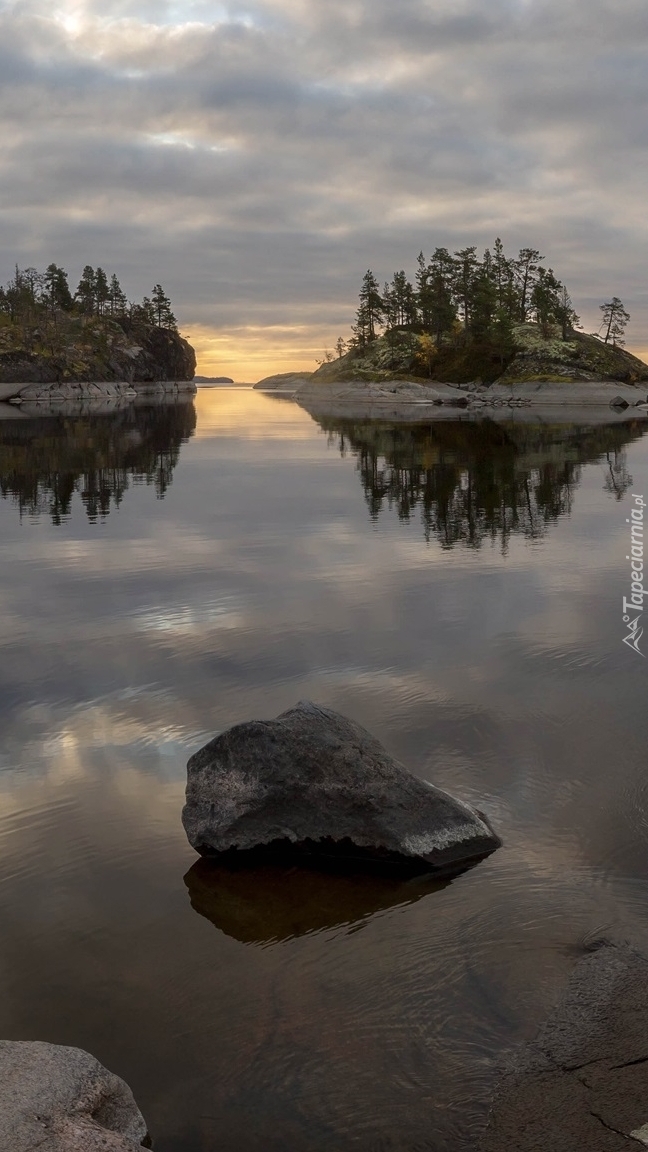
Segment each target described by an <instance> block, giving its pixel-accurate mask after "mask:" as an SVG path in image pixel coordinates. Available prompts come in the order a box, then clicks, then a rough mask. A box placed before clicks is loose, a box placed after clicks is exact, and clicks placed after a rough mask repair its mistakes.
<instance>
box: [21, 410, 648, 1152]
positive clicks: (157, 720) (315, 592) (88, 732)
mask: <svg viewBox="0 0 648 1152" xmlns="http://www.w3.org/2000/svg"><path fill="white" fill-rule="evenodd" d="M645 427H646V425H643V424H639V423H634V424H626V425H618V426H616V427H608V428H606V427H599V428H596V429H574V428H563V429H559V428H552V429H544V430H542V431H539V430H537V429H536V430H532V429H529V428H528V427H526V428H525V427H518V428H512V427H503V426H501V425H500V426H496V425H493V424H484V425H482V426H481V427H480V426H478V425H471V424H466V423H448V424H443V425H436V426H434V427H432V428H431V427H430V426H429V425H428V426H426V425H425V424H421V425H412V426H408V427H401V428H400V429H399V428H395V427H391V426H389V425H385V424H383V425H380V424H368V423H362V422H360V421H351V420H347V421H340V420H337V421H336V420H327V421H322V422H321V423H318V422H316V421H315V420H314V419H312V418H311V417H310V416H309V415H308V414H307V413H306V412H303V411H302V410H301V409H300V408H298V407H297V406H296V405H295V404H293V403H292V402H290V401H286V400H284V401H282V400H280V399H278V398H276V397H274V398H273V397H264V396H262V395H259V394H255V393H252V392H245V391H236V390H222V389H218V390H217V389H213V390H209V391H204V392H202V393H200V394H199V395H198V397H197V399H196V403H195V407H194V405H192V404H189V405H182V406H179V407H176V408H173V407H167V408H165V407H160V408H154V407H148V408H147V407H142V408H138V409H127V410H125V411H122V412H116V413H114V414H112V415H94V416H92V417H88V416H86V417H84V416H75V417H72V416H68V417H65V416H61V417H58V418H54V419H45V418H33V419H29V420H28V419H19V418H14V419H2V420H1V421H0V492H1V494H2V499H0V550H1V558H2V567H1V570H0V605H1V615H0V643H1V644H2V660H1V663H0V675H1V677H2V692H1V694H0V706H1V708H2V743H1V747H0V755H1V758H0V864H1V871H0V912H1V915H2V935H1V939H0V977H1V979H0V1035H1V1036H3V1037H6V1038H15V1039H28V1038H40V1039H48V1040H51V1041H56V1042H59V1043H64V1044H75V1045H79V1046H81V1047H84V1048H88V1049H90V1050H91V1051H92V1052H93V1053H95V1054H96V1055H97V1056H98V1057H99V1058H100V1059H101V1060H102V1061H103V1062H104V1063H105V1064H107V1065H108V1066H109V1067H110V1068H112V1069H114V1070H115V1071H117V1072H119V1073H120V1074H121V1075H123V1076H124V1077H125V1078H126V1079H127V1080H128V1082H129V1083H130V1084H131V1086H132V1088H133V1090H134V1092H135V1095H136V1097H137V1099H138V1101H139V1103H140V1105H141V1107H142V1109H143V1111H144V1113H145V1115H146V1117H147V1119H148V1121H149V1125H150V1128H151V1132H152V1134H153V1136H154V1140H155V1147H156V1149H157V1150H158V1152H230V1150H232V1152H233V1150H234V1149H236V1150H237V1152H274V1150H277V1152H279V1150H280V1149H281V1150H282V1152H284V1150H285V1149H290V1150H291V1152H331V1149H335V1150H336V1152H347V1150H352V1149H353V1150H357V1152H369V1150H371V1152H387V1150H389V1152H392V1150H393V1152H395V1150H398V1152H415V1150H419V1149H420V1150H423V1149H425V1150H434V1152H456V1150H458V1149H464V1148H465V1149H468V1148H470V1147H471V1146H472V1143H473V1141H474V1137H475V1134H476V1133H477V1132H478V1130H479V1125H480V1123H481V1119H482V1116H483V1111H484V1106H485V1101H486V1100H487V1096H488V1091H489V1085H490V1083H491V1080H492V1076H493V1070H494V1067H495V1065H496V1062H497V1061H498V1060H499V1059H500V1058H501V1056H502V1054H503V1053H504V1052H505V1051H506V1050H507V1048H509V1047H510V1046H511V1045H512V1044H514V1043H515V1042H516V1041H518V1040H519V1039H520V1038H522V1037H525V1036H528V1035H530V1034H531V1033H532V1032H533V1031H534V1029H535V1027H536V1026H537V1024H538V1022H539V1020H540V1019H541V1018H542V1016H543V1014H544V1012H545V1011H546V1009H547V1007H548V1005H549V1004H550V1003H551V1002H552V1000H553V998H554V997H555V996H556V994H557V993H558V991H559V990H560V988H561V986H562V984H563V982H564V979H565V977H566V975H567V973H568V972H569V970H570V968H571V966H572V965H573V963H574V960H575V958H576V957H577V956H578V955H579V953H580V952H581V951H582V949H583V947H584V946H585V944H586V943H587V941H588V940H590V939H591V938H592V937H595V936H597V935H599V934H602V933H604V934H608V935H614V936H619V935H622V936H630V937H632V939H633V940H635V941H636V942H637V943H638V944H639V945H642V946H645V947H648V779H647V776H646V747H647V745H648V712H647V710H646V666H645V662H644V660H643V659H642V657H641V656H638V655H636V654H635V653H633V652H631V651H630V650H629V649H628V648H626V647H624V646H623V644H622V642H621V641H622V637H623V634H624V632H623V625H622V621H621V598H622V595H623V594H624V592H626V591H627V590H628V589H627V577H626V569H627V562H626V561H625V556H626V554H627V553H628V527H627V525H626V517H627V516H629V509H630V507H631V504H632V496H631V493H632V492H642V493H646V492H648V439H646V438H643V439H642V435H643V431H644V428H645ZM302 697H310V698H312V699H314V700H316V701H319V702H321V703H323V704H326V705H328V706H330V707H333V708H337V709H339V710H340V711H343V712H346V713H347V714H348V715H350V716H352V717H353V718H354V719H356V720H358V721H359V722H360V723H362V724H364V725H366V726H367V727H368V728H369V729H370V730H371V731H373V732H374V733H375V734H376V735H377V736H378V737H379V738H380V739H382V741H383V742H384V743H385V744H386V746H387V747H388V749H389V750H390V751H391V752H392V753H394V754H395V755H396V756H398V757H399V758H401V759H402V760H403V761H404V762H405V763H406V764H407V765H409V766H410V767H411V768H412V769H413V770H414V771H415V772H417V773H418V774H420V775H421V776H423V777H425V778H427V779H429V780H432V781H434V782H435V783H437V784H439V785H441V786H442V787H445V788H448V789H450V790H452V791H454V792H456V793H457V794H458V795H459V796H461V797H464V798H466V799H468V800H471V801H473V802H477V803H478V805H479V806H480V807H482V808H483V809H484V810H485V811H486V812H487V813H488V814H489V816H490V818H491V820H492V822H493V823H494V825H495V826H496V828H497V829H498V831H499V832H500V833H501V835H502V836H503V838H504V841H505V847H504V848H502V849H501V850H500V851H499V852H498V853H496V854H495V855H494V856H492V857H491V858H490V859H489V860H487V861H485V862H484V863H482V864H480V865H479V866H478V867H477V868H475V869H474V870H473V871H471V872H469V873H467V874H465V875H463V876H462V877H460V878H459V879H457V880H455V881H454V882H453V883H451V884H447V885H445V886H437V887H434V886H432V885H429V884H427V885H426V883H425V882H421V881H416V882H412V883H410V884H398V883H396V882H395V881H388V880H384V881H377V880H370V879H368V878H366V877H362V876H352V877H348V878H344V877H325V876H320V875H317V874H312V875H309V874H308V873H302V872H299V871H292V872H291V871H286V870H284V871H281V870H277V871H275V872H272V870H269V869H263V870H261V869H257V870H256V871H254V872H252V873H251V874H249V875H246V874H241V873H231V872H229V873H227V872H224V871H222V870H218V869H214V868H206V867H205V866H201V865H197V864H196V861H197V857H196V856H195V855H194V853H193V852H192V850H191V849H190V847H189V845H188V844H187V842H186V839H185V836H184V833H183V830H182V827H181V824H180V810H181V807H182V803H183V791H184V781H185V763H186V760H187V757H188V756H189V754H190V753H191V752H192V751H193V750H195V749H196V748H197V747H199V746H200V745H201V743H203V742H204V741H205V740H206V739H207V738H208V737H209V736H212V735H213V734H214V733H215V732H217V731H218V730H220V729H222V728H224V727H227V726H229V725H230V724H232V723H235V722H237V721H241V720H245V719H249V718H252V717H270V716H274V715H276V714H277V713H278V712H279V711H281V710H282V709H284V708H286V707H288V706H290V705H291V704H293V703H295V702H296V701H297V700H298V699H300V698H302Z"/></svg>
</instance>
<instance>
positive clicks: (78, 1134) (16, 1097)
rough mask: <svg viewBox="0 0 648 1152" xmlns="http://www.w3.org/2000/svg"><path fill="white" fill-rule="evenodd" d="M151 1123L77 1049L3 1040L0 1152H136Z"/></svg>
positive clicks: (114, 1079)
mask: <svg viewBox="0 0 648 1152" xmlns="http://www.w3.org/2000/svg"><path fill="white" fill-rule="evenodd" d="M142 1147H147V1148H150V1147H151V1142H150V1140H149V1137H148V1134H147V1130H146V1121H145V1120H144V1117H143V1116H142V1114H141V1112H140V1110H139V1108H138V1107H137V1104H136V1103H135V1100H134V1098H133V1093H132V1092H131V1090H130V1088H129V1087H128V1085H127V1084H125V1083H124V1081H123V1080H120V1079H119V1077H118V1076H115V1075H113V1073H112V1072H108V1071H107V1069H106V1068H104V1067H103V1066H102V1065H101V1064H100V1063H99V1061H98V1060H95V1058H94V1056H90V1055H89V1053H88V1052H83V1051H82V1050H81V1049H80V1048H66V1047H62V1046H60V1045H58V1044H45V1043H42V1042H40V1041H10V1040H1V1041H0V1152H34V1150H35V1149H38V1152H137V1149H141V1148H142Z"/></svg>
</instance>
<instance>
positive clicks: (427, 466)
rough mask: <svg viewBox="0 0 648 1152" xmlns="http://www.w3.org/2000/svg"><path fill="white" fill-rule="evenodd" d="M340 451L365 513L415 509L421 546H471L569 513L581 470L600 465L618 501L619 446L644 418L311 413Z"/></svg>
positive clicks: (627, 481)
mask: <svg viewBox="0 0 648 1152" xmlns="http://www.w3.org/2000/svg"><path fill="white" fill-rule="evenodd" d="M316 419H317V422H318V423H319V424H320V426H321V427H322V429H323V430H324V431H325V432H327V433H328V436H329V443H330V444H337V445H338V447H339V450H340V452H341V453H342V455H346V454H347V452H351V453H352V454H353V455H354V456H355V457H356V458H357V461H358V472H359V474H360V479H361V482H362V486H363V489H364V493H365V497H366V500H367V505H368V507H369V512H370V515H371V517H372V519H373V520H377V519H378V517H379V516H380V515H381V513H382V512H383V511H384V509H385V507H387V508H390V509H391V508H394V509H395V510H396V511H397V513H398V516H399V517H400V519H401V520H410V519H411V517H412V515H413V513H414V512H415V511H420V514H421V518H422V521H423V528H424V532H425V538H426V540H430V539H432V538H436V539H437V540H438V541H439V542H440V544H441V545H442V546H443V547H445V548H451V547H453V545H455V544H457V543H459V542H462V543H464V544H466V545H467V546H469V547H472V548H479V547H480V546H481V545H482V544H483V543H484V541H486V540H491V541H494V540H499V541H500V543H501V546H502V548H503V549H506V547H507V544H508V541H509V539H510V537H511V535H512V534H520V535H523V536H525V537H527V538H528V539H531V540H535V539H540V538H541V537H542V536H543V535H544V534H545V532H546V531H547V529H548V527H549V525H551V524H554V523H555V522H556V521H557V520H558V519H559V517H561V516H564V515H568V514H569V513H570V511H571V507H572V499H573V495H574V492H575V490H576V488H577V487H578V484H579V482H580V478H581V467H582V465H583V464H588V463H593V462H595V461H599V460H600V461H603V462H604V464H605V469H606V474H607V478H606V481H605V487H606V488H607V490H608V491H610V492H611V493H612V494H613V495H614V496H615V497H616V498H617V499H621V498H622V496H623V494H624V492H626V491H627V490H628V488H629V487H630V486H631V485H632V482H633V481H632V476H631V475H630V474H629V472H628V468H627V462H626V454H625V446H626V445H627V444H629V443H631V442H632V441H634V440H638V439H640V438H641V436H643V435H644V433H645V432H646V424H645V422H644V421H642V420H629V421H627V422H624V423H617V424H610V425H592V426H584V425H573V424H572V425H557V424H556V425H549V424H544V425H538V424H522V423H519V424H517V423H508V424H507V423H496V422H495V421H492V420H483V421H481V422H479V423H473V422H469V421H456V422H454V421H452V422H450V421H448V422H446V421H438V422H437V423H428V424H389V423H384V422H381V421H369V420H367V421H359V420H346V419H341V418H338V417H327V416H322V415H319V414H318V415H317V417H316Z"/></svg>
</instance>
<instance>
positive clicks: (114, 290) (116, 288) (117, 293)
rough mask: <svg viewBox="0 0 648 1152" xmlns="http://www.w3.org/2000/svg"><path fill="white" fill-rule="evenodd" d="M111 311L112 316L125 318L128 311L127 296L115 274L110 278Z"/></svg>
mask: <svg viewBox="0 0 648 1152" xmlns="http://www.w3.org/2000/svg"><path fill="white" fill-rule="evenodd" d="M109 309H110V315H111V316H125V315H126V311H127V309H128V300H127V299H126V294H125V293H124V292H123V291H122V287H121V284H120V283H119V280H118V279H117V277H116V275H115V273H114V272H113V274H112V276H111V277H110V293H109Z"/></svg>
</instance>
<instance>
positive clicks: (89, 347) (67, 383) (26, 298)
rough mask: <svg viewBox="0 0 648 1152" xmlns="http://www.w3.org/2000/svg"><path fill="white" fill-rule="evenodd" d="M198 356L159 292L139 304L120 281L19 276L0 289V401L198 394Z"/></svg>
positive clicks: (89, 272)
mask: <svg viewBox="0 0 648 1152" xmlns="http://www.w3.org/2000/svg"><path fill="white" fill-rule="evenodd" d="M195 370H196V355H195V352H194V350H193V348H192V347H191V345H190V344H189V343H188V341H187V340H185V339H183V337H182V336H181V335H180V333H179V332H178V328H177V324H176V320H175V316H174V315H173V312H172V310H171V302H170V300H169V298H168V297H167V296H166V294H165V292H164V290H163V289H162V287H161V285H159V284H157V285H155V287H154V289H153V292H152V295H151V297H146V296H145V297H144V299H143V300H142V302H141V303H140V304H131V303H129V302H128V301H127V299H126V296H125V295H124V293H123V291H122V289H121V286H120V284H119V281H118V279H117V277H116V276H115V275H113V276H112V277H111V278H110V280H109V279H108V277H107V275H106V273H105V272H104V271H103V269H101V268H97V269H93V268H91V267H90V266H89V265H88V266H86V268H85V269H84V272H83V275H82V277H81V281H80V283H79V286H78V288H77V289H76V292H75V293H74V295H73V294H72V292H71V291H70V288H69V285H68V278H67V273H66V272H65V270H64V269H62V268H59V267H57V265H55V264H51V265H50V266H49V267H48V269H47V270H46V272H44V273H39V272H37V270H36V269H34V268H27V269H23V270H21V269H18V268H17V269H16V272H15V275H14V277H13V279H12V280H11V281H10V282H9V284H7V285H6V286H5V287H4V288H0V400H12V399H16V400H19V401H20V400H36V399H37V400H41V399H43V400H65V399H78V398H83V397H96V396H122V395H123V396H129V395H131V396H132V395H133V394H134V393H137V392H142V391H150V390H161V391H169V390H171V391H172V390H174V389H175V388H179V389H182V390H183V391H184V390H187V389H189V390H191V391H193V390H194V389H195V385H194V384H193V376H194V373H195Z"/></svg>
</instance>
